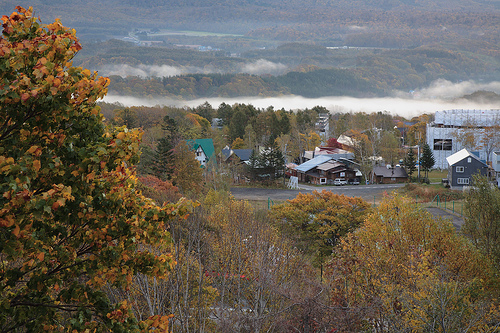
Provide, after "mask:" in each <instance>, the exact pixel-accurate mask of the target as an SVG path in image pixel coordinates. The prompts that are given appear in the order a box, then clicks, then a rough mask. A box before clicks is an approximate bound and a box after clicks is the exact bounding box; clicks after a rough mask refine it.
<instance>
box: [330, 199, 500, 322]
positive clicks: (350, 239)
mask: <svg viewBox="0 0 500 333" xmlns="http://www.w3.org/2000/svg"><path fill="white" fill-rule="evenodd" d="M330 268H331V271H330V278H331V285H332V302H333V304H332V308H333V309H334V311H335V313H336V316H337V317H338V318H339V320H338V326H339V327H338V329H339V330H341V331H367V330H371V329H373V330H375V331H379V332H381V331H387V332H410V331H411V332H413V331H417V332H466V331H482V330H484V331H487V330H488V329H489V328H491V329H493V328H495V327H498V324H499V317H498V310H497V309H496V305H495V300H494V299H495V297H496V291H495V287H494V285H495V283H496V278H495V276H494V271H493V270H492V265H491V262H490V261H488V260H487V259H486V258H484V257H483V256H482V255H481V254H480V253H479V251H477V250H476V249H475V248H474V247H473V245H472V244H471V243H470V242H469V241H468V240H467V239H465V238H463V237H462V236H460V235H458V234H457V233H456V231H455V229H454V227H453V226H452V225H451V223H449V222H446V221H442V220H436V219H435V218H434V217H433V216H431V215H430V213H428V212H426V211H423V210H422V209H421V208H420V207H418V206H416V205H415V203H414V202H412V201H411V200H409V199H407V198H402V197H388V198H386V200H385V201H384V202H382V203H381V205H380V206H379V207H378V208H377V209H376V211H374V212H372V213H370V214H369V215H368V216H367V218H366V220H365V221H364V224H363V225H362V226H361V227H360V228H359V229H357V230H356V231H354V232H353V233H350V234H348V235H347V236H346V237H344V238H343V239H342V240H341V241H340V243H339V246H337V247H336V251H335V254H334V256H333V257H332V261H331V266H330ZM370 328H371V329H370Z"/></svg>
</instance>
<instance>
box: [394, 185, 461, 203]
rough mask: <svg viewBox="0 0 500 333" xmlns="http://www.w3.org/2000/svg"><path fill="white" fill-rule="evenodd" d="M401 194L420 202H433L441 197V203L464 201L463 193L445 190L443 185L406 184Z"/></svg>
mask: <svg viewBox="0 0 500 333" xmlns="http://www.w3.org/2000/svg"><path fill="white" fill-rule="evenodd" d="M399 191H400V193H401V194H404V195H406V196H408V197H410V198H415V200H416V201H418V202H431V201H433V200H437V196H439V200H440V201H443V202H444V201H445V200H446V201H447V202H451V201H453V200H455V201H457V200H462V199H463V193H462V191H455V190H450V189H449V188H445V187H444V186H443V185H441V184H413V183H410V184H406V185H405V186H404V187H402V188H401V189H400V190H399Z"/></svg>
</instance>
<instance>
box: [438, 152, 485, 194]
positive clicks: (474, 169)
mask: <svg viewBox="0 0 500 333" xmlns="http://www.w3.org/2000/svg"><path fill="white" fill-rule="evenodd" d="M446 160H447V163H448V184H450V187H451V188H452V189H460V188H463V187H464V186H469V185H471V184H472V177H473V176H474V175H476V174H480V175H482V176H486V175H487V173H488V166H487V165H486V164H485V163H484V162H481V161H480V160H479V159H478V158H477V157H476V155H474V154H471V153H470V152H469V151H467V149H462V150H460V151H458V152H456V153H455V154H453V155H451V156H449V157H448V158H447V159H446Z"/></svg>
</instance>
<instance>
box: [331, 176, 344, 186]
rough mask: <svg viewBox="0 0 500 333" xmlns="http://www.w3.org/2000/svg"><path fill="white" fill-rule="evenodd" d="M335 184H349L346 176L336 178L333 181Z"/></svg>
mask: <svg viewBox="0 0 500 333" xmlns="http://www.w3.org/2000/svg"><path fill="white" fill-rule="evenodd" d="M333 185H337V186H338V185H347V180H345V179H344V178H335V180H334V181H333Z"/></svg>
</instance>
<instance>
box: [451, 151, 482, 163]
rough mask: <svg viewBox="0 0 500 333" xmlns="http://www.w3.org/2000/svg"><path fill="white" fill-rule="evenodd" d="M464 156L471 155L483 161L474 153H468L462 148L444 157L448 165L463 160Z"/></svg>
mask: <svg viewBox="0 0 500 333" xmlns="http://www.w3.org/2000/svg"><path fill="white" fill-rule="evenodd" d="M466 157H473V158H475V159H476V160H478V161H479V162H481V163H484V162H482V161H481V160H480V159H479V158H478V157H477V156H476V155H474V154H472V153H470V152H469V151H468V150H467V149H465V148H464V149H462V150H460V151H457V152H456V153H455V154H453V155H450V156H448V157H447V158H446V161H447V162H448V164H449V165H454V164H455V163H457V162H460V161H461V160H463V159H464V158H466Z"/></svg>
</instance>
